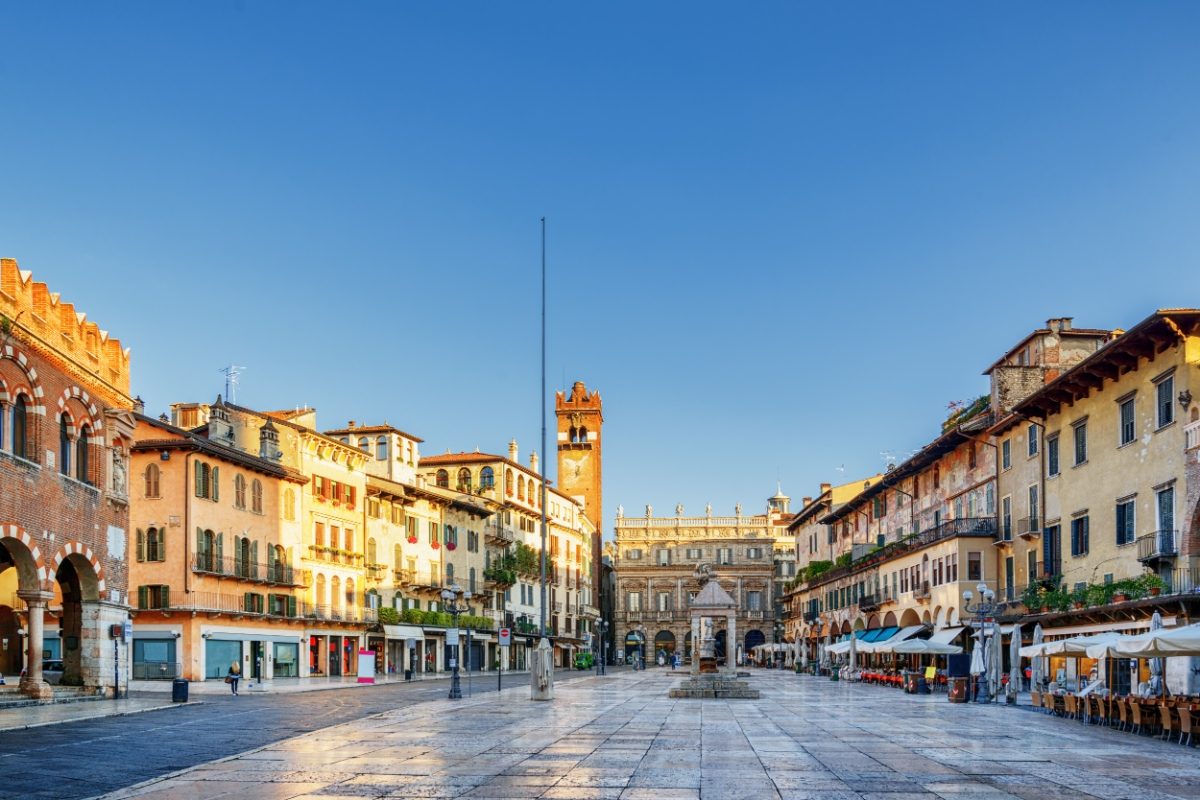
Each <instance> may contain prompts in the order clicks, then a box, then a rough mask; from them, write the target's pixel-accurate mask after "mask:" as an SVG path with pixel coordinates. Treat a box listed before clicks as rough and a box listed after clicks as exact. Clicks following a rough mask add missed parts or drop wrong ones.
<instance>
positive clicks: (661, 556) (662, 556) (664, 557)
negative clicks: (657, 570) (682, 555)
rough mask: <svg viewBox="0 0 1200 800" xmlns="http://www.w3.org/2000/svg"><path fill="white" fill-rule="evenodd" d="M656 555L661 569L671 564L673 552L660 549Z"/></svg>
mask: <svg viewBox="0 0 1200 800" xmlns="http://www.w3.org/2000/svg"><path fill="white" fill-rule="evenodd" d="M655 553H656V554H657V555H658V565H659V566H660V567H666V566H669V565H670V564H671V551H670V550H666V549H664V548H659V549H658V550H656V551H655Z"/></svg>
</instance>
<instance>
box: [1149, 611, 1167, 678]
mask: <svg viewBox="0 0 1200 800" xmlns="http://www.w3.org/2000/svg"><path fill="white" fill-rule="evenodd" d="M1162 626H1163V624H1162V614H1159V613H1158V612H1157V611H1155V612H1154V616H1152V617H1150V633H1151V635H1153V634H1154V632H1155V631H1161V630H1162ZM1150 693H1151V694H1166V693H1167V687H1166V685H1165V682H1164V681H1163V661H1162V659H1161V658H1152V659H1150Z"/></svg>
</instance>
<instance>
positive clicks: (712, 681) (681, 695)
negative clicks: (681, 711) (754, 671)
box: [669, 675, 759, 700]
mask: <svg viewBox="0 0 1200 800" xmlns="http://www.w3.org/2000/svg"><path fill="white" fill-rule="evenodd" d="M669 696H670V697H673V698H676V699H686V700H757V699H759V692H758V689H751V688H750V684H749V683H747V682H746V681H741V680H737V679H735V678H731V677H729V676H727V675H701V676H700V677H698V678H688V679H687V680H685V681H683V682H682V683H680V684H679V686H677V687H675V688H674V689H672V690H671V691H670V692H669Z"/></svg>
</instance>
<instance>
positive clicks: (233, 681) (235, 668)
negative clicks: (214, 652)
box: [225, 661, 242, 697]
mask: <svg viewBox="0 0 1200 800" xmlns="http://www.w3.org/2000/svg"><path fill="white" fill-rule="evenodd" d="M241 677H242V668H241V666H240V665H239V664H238V662H236V661H234V662H233V663H231V664H230V665H229V672H227V673H225V682H226V683H228V684H229V688H230V689H231V690H233V696H234V697H237V693H238V692H237V687H238V681H239V680H240V679H241Z"/></svg>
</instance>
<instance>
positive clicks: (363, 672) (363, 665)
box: [358, 647, 375, 683]
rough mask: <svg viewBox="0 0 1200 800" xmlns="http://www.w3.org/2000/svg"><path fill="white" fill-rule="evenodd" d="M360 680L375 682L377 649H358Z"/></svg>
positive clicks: (361, 681) (360, 681)
mask: <svg viewBox="0 0 1200 800" xmlns="http://www.w3.org/2000/svg"><path fill="white" fill-rule="evenodd" d="M358 682H359V683H374V682H375V651H374V650H363V649H362V648H361V647H360V648H359V649H358Z"/></svg>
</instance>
